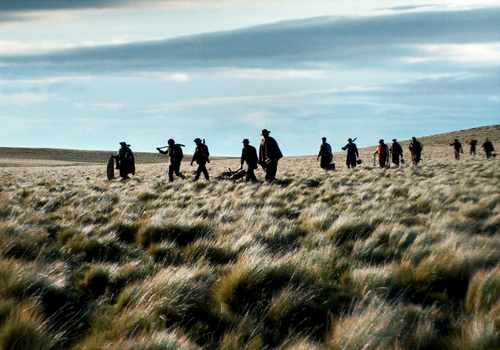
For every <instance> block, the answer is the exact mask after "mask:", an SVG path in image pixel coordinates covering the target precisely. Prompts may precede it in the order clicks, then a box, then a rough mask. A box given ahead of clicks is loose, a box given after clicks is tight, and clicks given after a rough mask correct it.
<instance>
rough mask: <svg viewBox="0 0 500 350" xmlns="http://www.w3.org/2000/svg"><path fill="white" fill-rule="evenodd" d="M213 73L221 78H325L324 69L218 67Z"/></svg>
mask: <svg viewBox="0 0 500 350" xmlns="http://www.w3.org/2000/svg"><path fill="white" fill-rule="evenodd" d="M214 73H215V75H217V76H219V77H223V78H239V79H259V80H282V79H325V78H326V75H327V72H326V71H324V70H299V69H263V68H230V67H227V68H220V69H216V70H214Z"/></svg>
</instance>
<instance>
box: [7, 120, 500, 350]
mask: <svg viewBox="0 0 500 350" xmlns="http://www.w3.org/2000/svg"><path fill="white" fill-rule="evenodd" d="M493 129H494V128H493ZM493 129H492V130H493ZM495 130H497V129H495ZM497 132H498V130H497ZM471 133H472V131H471ZM464 135H470V136H471V137H472V138H476V139H479V138H480V136H472V134H470V133H466V134H464ZM481 135H483V134H481ZM483 136H484V135H483ZM455 137H456V135H452V136H450V138H451V139H452V138H455ZM458 137H459V138H460V136H458ZM481 137H482V136H481ZM489 137H490V139H492V140H493V143H494V144H495V145H497V144H498V143H499V142H500V139H499V138H498V137H499V136H498V134H495V135H489ZM432 140H434V141H432ZM422 141H423V142H424V144H425V148H424V160H423V161H422V163H421V164H420V165H419V166H411V165H409V164H405V165H403V166H401V167H399V168H395V167H391V168H390V169H379V168H378V167H373V166H371V164H370V162H369V161H368V160H370V159H371V158H372V154H373V150H372V149H364V150H361V158H362V159H364V160H365V162H364V164H363V165H362V166H359V167H357V168H356V169H354V170H351V169H349V170H348V169H346V168H345V167H344V166H343V164H344V156H345V155H343V154H342V155H341V154H335V155H334V161H335V162H336V163H337V170H336V171H331V172H325V171H324V170H322V169H320V168H319V165H318V163H317V162H316V161H315V157H314V156H311V157H292V158H285V159H283V160H282V161H280V164H279V168H278V180H277V181H276V182H275V183H272V184H268V183H264V182H257V183H245V182H244V181H238V182H231V181H218V180H211V181H203V180H200V181H198V182H196V183H193V182H190V181H187V180H186V181H182V180H180V179H176V180H175V181H174V182H173V183H170V182H168V178H167V174H166V166H167V165H166V164H149V165H144V164H138V166H137V174H136V175H135V176H134V177H133V178H132V179H131V180H128V181H126V182H125V181H120V180H115V181H111V182H109V181H107V180H106V179H105V177H104V168H103V167H102V166H93V165H88V166H79V167H53V168H48V167H46V168H28V167H24V168H15V169H14V168H6V167H4V168H0V348H2V349H3V348H5V349H7V348H8V349H16V348H19V349H120V350H121V349H228V350H229V349H280V350H294V349H296V350H301V349H313V350H314V349H398V350H399V349H408V350H410V349H412V350H413V349H497V348H499V346H500V342H499V339H500V272H499V271H500V270H499V269H500V238H499V236H498V232H499V229H500V186H499V185H500V175H499V174H500V163H499V161H498V159H497V158H494V159H491V160H489V161H486V160H485V159H483V158H482V156H481V155H479V154H478V155H477V156H475V157H474V156H468V155H467V154H466V155H464V156H463V157H462V159H461V160H460V161H456V160H455V159H454V158H453V153H452V150H450V147H449V145H448V144H447V141H446V140H445V139H444V138H441V136H436V137H435V138H434V139H432V138H430V139H427V141H426V139H423V140H422ZM462 141H465V140H462ZM426 142H428V143H426ZM403 147H404V149H405V150H406V149H407V143H405V142H403ZM405 153H406V151H405ZM443 155H445V156H444V157H443ZM238 166H239V160H238V159H234V160H231V159H226V160H214V161H212V162H211V163H210V165H209V171H210V173H211V175H213V176H212V178H215V176H216V175H217V174H218V173H221V172H223V171H225V170H227V168H228V167H231V168H236V167H238ZM193 169H194V168H189V167H187V166H186V165H185V164H184V163H183V165H182V171H183V173H184V174H186V176H187V177H188V179H190V178H192V177H193V172H194V170H193ZM256 174H257V177H258V178H260V179H261V180H262V178H263V174H262V172H261V171H260V170H258V171H257V172H256Z"/></svg>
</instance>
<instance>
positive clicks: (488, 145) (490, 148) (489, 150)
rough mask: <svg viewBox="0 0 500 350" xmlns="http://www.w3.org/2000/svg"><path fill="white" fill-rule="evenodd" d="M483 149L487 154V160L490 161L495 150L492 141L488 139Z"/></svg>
mask: <svg viewBox="0 0 500 350" xmlns="http://www.w3.org/2000/svg"><path fill="white" fill-rule="evenodd" d="M483 149H484V152H485V153H486V159H490V158H491V155H492V153H493V151H494V150H495V149H494V148H493V144H492V143H491V141H490V140H488V138H486V140H485V141H484V143H483Z"/></svg>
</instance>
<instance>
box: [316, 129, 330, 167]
mask: <svg viewBox="0 0 500 350" xmlns="http://www.w3.org/2000/svg"><path fill="white" fill-rule="evenodd" d="M321 140H322V143H321V146H320V147H319V153H318V157H316V160H318V159H320V158H321V161H320V162H319V166H320V167H321V168H322V169H325V170H328V169H330V164H331V162H332V160H333V153H332V147H331V146H330V144H329V143H328V142H326V137H322V138H321Z"/></svg>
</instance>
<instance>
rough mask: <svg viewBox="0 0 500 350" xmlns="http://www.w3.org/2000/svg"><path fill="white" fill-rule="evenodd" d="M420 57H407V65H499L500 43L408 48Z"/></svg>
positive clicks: (405, 59) (414, 46) (415, 46)
mask: <svg viewBox="0 0 500 350" xmlns="http://www.w3.org/2000/svg"><path fill="white" fill-rule="evenodd" d="M409 47H410V48H413V49H414V50H416V51H418V52H420V53H421V56H413V57H407V58H404V59H403V60H404V61H406V62H408V63H420V62H430V61H449V62H457V63H477V64H488V65H500V43H499V42H495V43H484V44H432V45H413V46H409Z"/></svg>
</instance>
